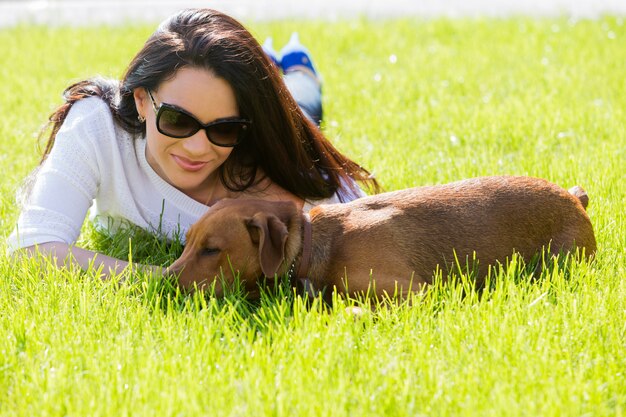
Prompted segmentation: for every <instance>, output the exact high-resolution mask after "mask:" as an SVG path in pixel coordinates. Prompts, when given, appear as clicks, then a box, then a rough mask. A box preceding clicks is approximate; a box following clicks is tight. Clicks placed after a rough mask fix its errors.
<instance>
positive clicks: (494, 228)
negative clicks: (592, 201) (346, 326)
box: [311, 177, 596, 291]
mask: <svg viewBox="0 0 626 417" xmlns="http://www.w3.org/2000/svg"><path fill="white" fill-rule="evenodd" d="M576 194H577V196H578V197H575V196H574V195H572V193H570V192H568V191H567V190H565V189H563V188H561V187H558V186H556V185H554V184H552V183H549V182H547V181H545V180H542V179H537V178H531V177H482V178H476V179H471V180H465V181H459V182H455V183H450V184H445V185H438V186H430V187H418V188H412V189H407V190H401V191H395V192H390V193H385V194H379V195H375V196H370V197H366V198H362V199H359V200H356V201H353V202H351V203H348V204H344V205H332V206H330V205H329V206H320V207H319V208H314V209H313V210H312V211H311V221H312V223H313V225H314V229H313V230H314V241H315V242H324V243H322V244H320V245H318V247H317V248H315V247H314V254H316V255H317V256H318V257H323V258H326V259H327V260H328V265H326V267H325V268H324V269H325V270H324V271H322V270H318V271H314V272H316V273H318V274H324V275H326V276H327V278H328V277H331V280H332V281H333V284H334V285H340V284H341V282H342V280H344V278H345V276H346V275H347V277H348V281H349V282H348V283H349V285H352V288H349V290H350V291H352V290H358V289H357V288H355V285H359V286H361V285H360V283H362V282H365V284H367V283H369V281H370V279H374V280H376V281H377V282H383V281H384V282H388V281H389V278H393V280H396V281H398V283H399V284H400V285H401V284H402V283H408V282H409V281H410V280H411V278H412V279H413V285H414V286H415V284H419V283H428V282H430V281H431V277H432V275H433V271H435V270H436V268H438V267H439V268H441V269H443V270H447V269H449V268H450V266H452V265H453V264H455V263H456V262H457V261H458V262H459V263H460V265H461V266H465V264H466V262H467V263H468V264H469V265H468V266H469V267H475V268H477V278H479V277H481V276H483V275H484V274H486V271H487V266H488V265H493V264H494V263H496V262H497V261H500V262H505V261H506V259H507V258H510V257H511V255H512V254H513V252H514V251H515V252H518V253H519V254H521V255H522V256H523V257H524V259H526V260H529V259H530V257H532V256H533V255H535V254H536V253H537V252H539V251H541V250H543V249H544V248H545V249H547V248H549V250H550V252H551V253H553V254H557V253H559V252H560V251H569V250H572V249H573V248H574V247H579V248H584V250H585V253H586V255H591V254H592V253H593V252H595V250H596V242H595V237H594V234H593V229H592V226H591V222H590V220H589V217H588V215H587V213H586V212H585V205H586V202H587V199H586V193H584V190H582V189H580V190H578V191H576ZM583 195H584V197H583V198H581V197H580V196H583ZM316 234H317V236H315V235H316ZM474 259H478V263H477V264H476V263H475V262H473V260H474ZM359 265H361V266H359ZM346 266H350V268H346ZM350 269H352V271H351V270H350ZM381 274H382V275H384V276H381ZM377 276H378V277H380V278H381V279H377ZM368 277H369V279H368ZM393 280H392V281H393ZM355 283H356V284H355Z"/></svg>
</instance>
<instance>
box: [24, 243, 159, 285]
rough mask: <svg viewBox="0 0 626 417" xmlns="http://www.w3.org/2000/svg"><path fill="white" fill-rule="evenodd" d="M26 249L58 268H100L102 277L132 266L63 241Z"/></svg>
mask: <svg viewBox="0 0 626 417" xmlns="http://www.w3.org/2000/svg"><path fill="white" fill-rule="evenodd" d="M25 251H26V253H27V254H28V255H29V256H35V255H37V254H39V255H43V256H45V257H47V258H49V259H50V260H52V261H53V262H54V263H55V264H56V266H57V267H58V268H63V267H65V268H69V267H72V266H78V267H80V268H81V269H83V270H87V269H89V268H90V267H91V268H92V270H94V271H98V270H100V271H101V275H100V277H101V278H102V279H108V278H110V277H112V276H116V275H120V274H122V273H124V272H128V269H129V266H131V264H130V263H129V262H128V261H123V260H121V259H117V258H113V257H111V256H107V255H104V254H101V253H98V252H93V251H90V250H87V249H83V248H79V247H77V246H73V245H68V244H67V243H62V242H47V243H43V244H40V245H35V246H30V247H27V248H25ZM132 267H133V268H138V269H139V270H144V271H148V272H153V273H160V272H162V270H163V268H161V267H158V266H147V265H139V264H135V263H133V264H132Z"/></svg>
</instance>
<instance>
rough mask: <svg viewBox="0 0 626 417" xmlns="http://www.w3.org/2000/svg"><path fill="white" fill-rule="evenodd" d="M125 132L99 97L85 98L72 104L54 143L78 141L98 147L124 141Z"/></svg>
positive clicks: (107, 105) (106, 104)
mask: <svg viewBox="0 0 626 417" xmlns="http://www.w3.org/2000/svg"><path fill="white" fill-rule="evenodd" d="M126 136H127V135H126V134H125V132H124V131H123V130H122V129H121V128H120V127H119V126H117V124H116V122H115V120H114V118H113V114H112V113H111V108H110V106H109V104H108V103H106V102H105V101H104V100H102V99H101V98H100V97H87V98H83V99H80V100H78V101H76V102H74V103H73V104H72V107H71V108H70V110H69V112H68V114H67V117H66V118H65V120H64V121H63V124H62V125H61V128H60V129H59V132H58V134H57V136H56V140H55V142H57V143H59V142H64V141H70V142H73V141H74V140H76V139H80V143H82V144H85V145H86V144H87V143H91V144H92V145H97V146H100V145H101V144H103V143H108V142H118V141H119V140H123V141H126V139H127V138H126Z"/></svg>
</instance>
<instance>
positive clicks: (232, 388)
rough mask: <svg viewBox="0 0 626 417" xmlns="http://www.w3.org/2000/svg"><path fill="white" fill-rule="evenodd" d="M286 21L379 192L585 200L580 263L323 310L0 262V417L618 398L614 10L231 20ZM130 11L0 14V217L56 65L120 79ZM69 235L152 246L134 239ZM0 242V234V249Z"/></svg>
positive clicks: (44, 111)
mask: <svg viewBox="0 0 626 417" xmlns="http://www.w3.org/2000/svg"><path fill="white" fill-rule="evenodd" d="M250 27H251V29H252V30H253V32H254V33H255V34H256V35H257V36H258V37H259V38H260V39H261V40H263V39H264V37H265V36H267V35H270V34H271V35H273V36H274V38H275V45H278V46H280V45H282V44H283V43H284V42H286V41H287V39H288V36H289V34H290V32H291V31H292V30H298V31H299V32H300V38H301V39H302V40H303V42H305V43H306V44H307V45H308V46H309V48H310V49H311V51H312V52H313V54H314V56H315V58H316V64H317V66H318V68H319V69H320V70H321V72H322V73H323V76H324V99H325V115H326V122H325V126H324V129H325V131H326V133H327V134H328V135H329V136H330V137H331V138H333V140H334V142H335V143H336V144H337V145H338V146H339V147H340V148H341V149H342V150H343V151H345V152H346V153H348V154H349V155H351V156H353V157H354V159H356V160H358V161H359V162H361V163H362V164H363V165H364V166H366V167H368V168H370V169H371V170H372V171H373V172H374V173H375V174H376V176H377V178H378V179H379V181H380V182H381V183H382V184H383V186H384V187H385V188H386V189H387V190H392V189H399V188H404V187H409V186H415V185H424V184H435V183H444V182H449V181H453V180H458V179H461V178H466V177H472V176H477V175H490V174H524V175H526V174H527V175H533V176H539V177H544V178H547V179H549V180H551V181H553V182H556V183H559V184H561V185H563V186H564V187H570V186H573V185H575V184H579V185H581V186H583V187H584V188H585V189H586V190H587V192H588V193H589V195H590V199H591V203H590V207H589V214H590V216H591V219H592V222H593V225H594V228H595V231H596V237H597V240H598V248H599V250H598V253H597V258H596V260H595V262H593V263H592V264H590V265H589V264H586V263H573V264H571V263H569V262H564V263H562V264H561V265H560V266H558V265H556V266H552V267H549V268H548V269H546V270H545V271H544V273H543V275H542V278H541V279H539V280H534V281H533V280H530V279H529V275H528V273H526V272H525V269H524V268H523V267H522V266H520V265H516V264H515V261H513V263H514V264H513V265H511V266H510V267H509V268H508V269H506V270H502V271H499V273H498V274H496V275H497V276H495V277H493V280H492V285H491V286H490V287H489V289H488V290H487V291H486V292H484V293H477V292H476V291H473V290H472V289H471V288H470V287H468V286H467V283H466V282H464V280H463V279H461V280H460V281H459V282H456V283H452V284H447V285H442V284H440V283H439V284H436V285H434V286H433V287H432V288H431V289H430V291H429V292H427V293H426V294H425V295H423V296H421V297H417V296H416V297H415V298H414V299H412V300H409V301H408V302H404V303H390V304H389V305H387V306H386V307H381V308H378V309H375V310H374V311H369V310H367V311H366V313H365V314H364V315H363V316H361V317H357V318H355V317H353V316H351V315H349V314H347V313H346V311H345V307H347V306H351V305H353V304H355V303H356V304H357V305H358V304H359V302H358V301H346V300H342V299H336V300H335V303H334V304H333V305H332V306H327V305H324V304H323V303H321V302H320V301H319V300H304V299H302V298H301V297H299V296H296V295H294V294H293V293H292V292H291V291H290V289H289V288H287V287H285V286H284V285H283V286H278V287H277V288H275V289H273V290H268V291H267V292H266V293H265V294H264V295H263V297H262V299H261V301H260V302H258V303H251V302H248V301H246V300H245V299H244V298H243V297H242V296H241V295H240V294H238V293H236V292H235V293H233V294H231V295H229V296H228V297H226V298H225V299H214V298H210V297H201V296H198V295H194V296H184V295H182V294H180V293H179V292H177V291H176V289H174V288H172V287H171V286H169V285H168V284H167V283H160V282H157V281H155V280H154V279H151V278H150V277H147V276H144V275H141V274H135V275H134V276H133V280H132V283H116V282H100V281H99V280H97V279H96V278H94V276H95V274H94V271H86V272H82V271H58V270H55V269H53V268H50V267H48V266H46V265H42V264H40V263H37V262H35V261H27V260H22V261H14V260H11V259H10V258H8V257H6V256H4V255H3V256H2V258H0V414H1V415H15V416H22V415H23V416H32V415H42V416H45V415H50V416H56V415H68V416H85V415H89V416H112V415H115V416H124V415H133V416H135V415H149V416H152V415H163V416H169V415H172V416H191V415H215V416H239V415H242V416H243V415H251V416H252V415H254V416H257V415H273V416H292V415H298V416H304V415H309V416H320V415H329V416H344V415H345V416H347V415H353V416H380V415H390V416H396V415H410V416H419V415H464V416H465V415H475V416H490V415H492V416H502V415H513V416H515V415H520V416H522V415H523V416H537V415H541V416H563V415H568V416H574V415H593V416H601V415H611V416H613V415H617V416H620V415H624V414H626V281H625V279H624V278H625V275H626V273H625V267H624V266H625V259H624V253H625V252H626V240H625V239H624V232H625V230H626V228H625V218H624V206H625V205H626V191H625V189H624V183H626V132H625V128H624V122H625V121H626V117H625V109H626V78H625V77H624V74H626V49H625V48H624V40H625V39H626V28H625V27H624V24H623V20H622V19H618V18H613V17H604V18H602V19H599V20H594V21H589V20H580V21H570V20H567V19H538V20H533V19H526V18H521V17H520V18H512V19H506V20H491V19H485V20H446V19H436V20H429V21H422V20H398V21H377V22H374V21H368V20H353V21H342V22H331V23H329V22H276V23H272V24H258V23H251V24H250ZM152 29H153V27H146V26H139V27H130V26H127V27H122V28H114V29H113V28H104V27H102V28H91V29H48V28H41V27H30V26H24V27H19V28H14V29H2V30H0V44H1V45H3V65H2V66H0V109H1V110H2V114H3V115H4V117H2V118H0V137H1V138H2V148H1V152H0V158H1V161H2V164H3V176H2V179H1V180H0V187H1V200H0V201H1V202H2V203H1V206H0V231H1V233H2V235H3V236H6V235H8V233H10V231H11V230H12V228H13V224H14V222H15V220H16V218H17V215H18V209H17V208H16V206H15V203H14V198H13V197H14V195H15V190H16V188H17V187H18V186H19V184H20V182H21V180H22V178H23V177H24V176H25V175H26V174H27V173H28V172H29V171H30V170H31V169H32V168H33V167H34V166H35V165H36V163H37V160H38V155H39V154H38V151H37V142H36V140H35V139H34V135H35V134H36V132H37V129H38V127H39V126H40V125H41V124H42V123H43V121H44V120H45V118H46V116H47V115H48V114H49V113H50V111H51V110H52V108H53V107H54V106H55V105H57V104H58V103H59V100H60V93H61V91H62V90H63V88H64V87H65V86H66V85H67V84H68V83H69V82H71V81H74V80H78V79H82V78H85V77H89V76H92V75H94V74H97V73H99V74H103V75H108V76H120V75H121V73H122V72H123V70H124V66H125V65H126V63H127V62H128V61H129V60H130V58H131V57H132V55H133V53H134V52H135V51H136V50H137V49H138V48H139V47H140V45H141V44H142V43H143V41H144V40H145V38H146V37H147V36H148V34H149V33H150V32H151V30H152ZM129 237H132V236H128V235H117V236H112V237H106V236H101V235H99V234H97V233H95V232H94V231H93V230H91V229H90V228H89V227H87V228H86V230H85V234H84V236H83V237H82V243H83V244H84V245H87V246H89V247H91V248H95V249H99V250H103V251H106V252H107V253H110V254H114V255H116V256H120V257H128V254H129V251H130V250H131V248H132V256H133V259H135V260H140V261H141V260H146V261H150V262H155V263H156V262H159V263H163V264H167V262H169V261H171V259H173V258H174V257H175V256H176V254H177V253H178V251H179V250H180V247H178V246H176V245H167V244H164V243H163V242H159V241H158V239H155V238H153V237H150V236H146V235H145V234H141V233H139V234H138V235H136V236H134V237H132V240H131V241H130V242H129ZM4 248H5V244H4V243H2V249H4Z"/></svg>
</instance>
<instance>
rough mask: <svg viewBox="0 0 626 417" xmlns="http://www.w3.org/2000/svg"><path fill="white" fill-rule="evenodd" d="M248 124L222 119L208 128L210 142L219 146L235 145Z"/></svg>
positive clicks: (242, 135)
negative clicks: (222, 120)
mask: <svg viewBox="0 0 626 417" xmlns="http://www.w3.org/2000/svg"><path fill="white" fill-rule="evenodd" d="M247 130H248V125H247V124H246V123H244V122H240V121H230V122H229V121H224V122H219V123H216V124H214V125H212V126H209V128H208V132H207V133H208V135H209V139H210V140H211V142H213V143H214V144H216V145H219V146H235V145H236V144H238V143H239V142H240V141H241V139H243V137H244V135H245V133H246V131H247Z"/></svg>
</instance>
